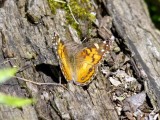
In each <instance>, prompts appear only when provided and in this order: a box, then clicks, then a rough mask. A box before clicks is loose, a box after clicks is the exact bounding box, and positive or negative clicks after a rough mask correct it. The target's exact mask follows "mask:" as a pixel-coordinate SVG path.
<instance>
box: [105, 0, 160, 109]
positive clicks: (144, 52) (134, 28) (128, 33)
mask: <svg viewBox="0 0 160 120" xmlns="http://www.w3.org/2000/svg"><path fill="white" fill-rule="evenodd" d="M103 5H104V8H105V9H106V11H108V12H109V15H110V16H111V17H112V18H113V24H114V26H115V29H116V32H117V35H118V37H120V38H121V40H117V42H119V43H123V44H125V45H126V46H127V48H128V49H129V51H131V54H128V55H129V56H130V57H131V62H132V64H133V65H134V64H135V63H136V66H137V70H136V69H135V72H136V73H137V75H138V76H139V78H140V79H143V81H145V89H146V92H147V94H148V96H149V97H150V99H151V101H152V104H153V105H154V108H155V109H156V108H157V109H160V89H159V88H160V82H159V81H160V77H159V72H160V66H159V60H160V49H159V48H160V42H159V39H160V37H159V35H160V34H159V31H158V30H157V29H156V28H155V27H154V25H153V23H152V22H151V20H150V17H149V14H148V11H147V9H146V8H147V7H146V5H145V3H144V1H131V0H126V1H123V2H122V1H119V0H114V1H113V0H107V1H105V0H103ZM122 49H123V48H122ZM138 64H140V66H141V67H140V66H139V65H138ZM134 66H135V65H134ZM144 71H145V74H144Z"/></svg>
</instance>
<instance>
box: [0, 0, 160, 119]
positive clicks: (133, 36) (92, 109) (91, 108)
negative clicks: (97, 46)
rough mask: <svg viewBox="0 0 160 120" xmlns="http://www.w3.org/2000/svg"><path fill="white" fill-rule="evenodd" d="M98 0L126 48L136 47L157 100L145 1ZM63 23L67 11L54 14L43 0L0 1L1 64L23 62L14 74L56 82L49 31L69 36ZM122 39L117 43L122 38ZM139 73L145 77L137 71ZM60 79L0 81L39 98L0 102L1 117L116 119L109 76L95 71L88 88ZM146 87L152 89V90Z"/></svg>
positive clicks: (154, 38) (153, 34) (153, 42)
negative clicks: (23, 102)
mask: <svg viewBox="0 0 160 120" xmlns="http://www.w3.org/2000/svg"><path fill="white" fill-rule="evenodd" d="M102 3H103V4H104V7H105V8H106V9H104V11H105V10H106V12H108V13H109V14H110V15H111V16H112V17H113V24H114V26H115V30H114V33H118V36H116V37H121V38H122V39H123V40H124V41H125V42H126V41H128V42H127V47H128V48H132V49H129V50H130V51H131V52H134V53H135V56H136V60H137V59H138V62H140V64H141V65H142V68H143V70H145V72H146V74H147V77H144V79H146V80H147V83H148V85H147V86H148V88H149V91H148V95H149V96H150V98H152V99H153V102H154V101H155V100H158V99H159V89H158V82H157V79H158V72H156V71H159V70H158V69H159V68H158V61H159V57H158V55H159V52H158V50H157V49H158V48H159V47H158V46H159V44H158V43H159V42H158V38H159V33H158V32H157V31H156V30H155V28H154V27H153V25H152V23H151V21H150V18H149V16H148V14H147V12H146V11H145V10H144V8H143V7H144V3H143V2H142V1H134V2H133V1H131V0H129V1H123V2H121V1H118V0H114V1H112V0H107V1H103V2H102ZM137 10H138V11H137ZM65 23H66V20H65V11H63V10H57V13H56V14H55V15H53V14H52V13H51V10H50V8H49V6H48V3H47V1H46V0H39V1H38V2H37V1H34V0H28V1H27V0H19V1H14V0H10V1H9V0H6V1H5V2H4V4H3V5H1V6H0V41H1V42H0V47H1V56H0V61H1V63H4V62H5V61H6V60H9V62H7V63H5V64H2V65H1V68H4V67H10V66H17V67H19V68H20V70H21V68H22V69H23V68H24V66H30V67H28V68H27V69H23V70H21V71H19V73H18V74H17V76H19V77H22V78H25V79H28V80H33V81H35V82H42V83H48V82H50V83H52V82H57V81H58V78H57V76H58V75H59V74H58V72H56V70H57V69H55V67H54V65H55V66H58V61H57V59H56V55H55V54H54V53H53V51H52V47H53V46H52V37H53V32H54V31H58V33H59V34H60V35H61V38H62V39H63V40H66V39H71V35H72V33H70V34H71V35H68V34H69V32H71V31H72V30H70V27H68V26H67V25H66V24H65ZM66 26H67V27H66ZM68 28H69V29H68ZM124 41H119V43H123V44H124ZM117 42H118V41H117ZM124 51H125V50H124ZM137 56H139V57H137ZM13 58H14V59H13ZM15 58H16V59H15ZM133 58H134V59H133ZM133 58H132V59H131V60H135V57H133ZM142 61H143V62H142ZM148 61H149V62H148ZM155 61H156V62H157V63H156V62H155ZM35 66H36V67H35ZM146 66H147V67H146ZM146 68H147V69H146ZM137 73H139V71H138V72H137ZM54 74H56V75H54ZM151 74H152V75H151ZM139 76H140V78H141V77H143V76H142V75H141V74H140V75H139ZM156 76H157V79H155V77H156ZM154 79H155V81H154ZM63 85H64V86H66V87H67V89H68V90H66V89H64V88H63V87H60V86H54V85H44V86H37V85H34V84H32V83H29V82H24V81H21V80H19V79H12V80H10V81H8V82H7V83H5V84H3V85H1V87H0V91H1V92H4V93H7V94H11V95H16V96H21V97H29V98H30V97H33V98H35V99H37V102H36V103H35V104H34V105H30V106H26V107H23V108H21V109H18V108H11V107H7V106H0V111H1V112H0V119H3V120H13V119H15V120H17V119H20V120H38V119H46V120H52V119H53V120H54V119H56V120H58V119H91V120H94V119H100V120H104V119H108V120H117V119H118V115H117V112H116V110H115V109H114V105H113V103H112V101H111V99H110V96H109V94H108V91H107V87H108V80H107V78H104V77H101V74H97V79H96V80H93V82H92V83H91V84H89V86H88V87H87V88H85V87H80V86H77V85H74V84H73V83H65V84H63ZM151 88H152V90H151ZM150 92H152V93H154V94H153V95H151V94H149V93H150ZM154 97H157V98H154ZM157 105H160V104H159V101H158V102H157V104H155V107H156V106H157Z"/></svg>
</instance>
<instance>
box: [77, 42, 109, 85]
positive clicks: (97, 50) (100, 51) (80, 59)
mask: <svg viewBox="0 0 160 120" xmlns="http://www.w3.org/2000/svg"><path fill="white" fill-rule="evenodd" d="M109 50H110V46H109V43H106V42H100V43H94V44H93V45H90V46H89V47H86V48H84V49H83V50H82V51H80V52H78V53H77V54H76V57H75V68H74V69H75V76H74V82H75V83H76V84H78V85H82V86H83V85H86V84H88V83H89V82H91V79H92V77H94V75H95V73H96V71H97V68H98V63H99V62H100V61H101V60H102V57H103V55H104V53H105V52H106V51H109Z"/></svg>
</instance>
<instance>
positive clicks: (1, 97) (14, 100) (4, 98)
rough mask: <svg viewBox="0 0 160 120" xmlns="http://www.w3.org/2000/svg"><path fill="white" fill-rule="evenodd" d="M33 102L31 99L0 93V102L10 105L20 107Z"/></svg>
mask: <svg viewBox="0 0 160 120" xmlns="http://www.w3.org/2000/svg"><path fill="white" fill-rule="evenodd" d="M34 102H35V100H33V99H25V98H19V97H13V96H10V95H5V94H2V93H0V104H5V105H9V106H12V107H22V106H25V105H29V104H32V103H34Z"/></svg>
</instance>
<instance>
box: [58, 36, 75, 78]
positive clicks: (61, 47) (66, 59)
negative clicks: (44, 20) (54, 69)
mask: <svg viewBox="0 0 160 120" xmlns="http://www.w3.org/2000/svg"><path fill="white" fill-rule="evenodd" d="M56 39H57V41H56V42H57V55H58V57H59V63H60V67H61V70H62V73H63V75H64V77H65V78H66V80H68V81H71V80H72V72H73V70H72V66H71V64H70V56H69V54H68V50H67V46H66V45H65V44H64V42H63V41H62V40H61V39H60V38H59V37H58V36H57V38H56Z"/></svg>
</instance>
